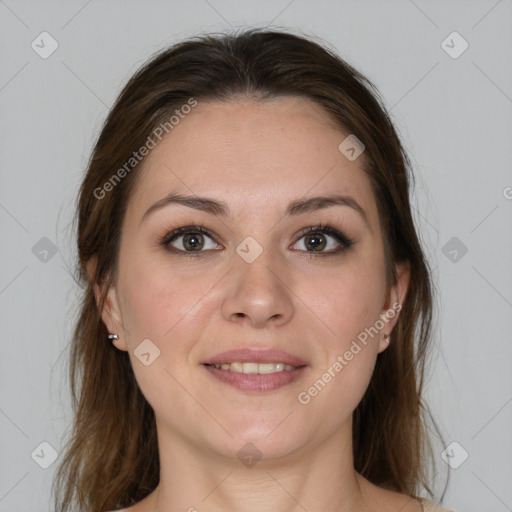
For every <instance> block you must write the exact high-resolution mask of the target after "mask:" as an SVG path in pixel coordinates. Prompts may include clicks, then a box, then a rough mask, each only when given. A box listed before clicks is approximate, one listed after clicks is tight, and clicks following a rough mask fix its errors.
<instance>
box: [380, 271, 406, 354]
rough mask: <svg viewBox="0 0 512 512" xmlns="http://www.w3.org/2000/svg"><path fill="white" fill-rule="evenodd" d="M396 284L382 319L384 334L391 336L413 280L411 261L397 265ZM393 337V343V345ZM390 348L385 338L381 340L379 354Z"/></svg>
mask: <svg viewBox="0 0 512 512" xmlns="http://www.w3.org/2000/svg"><path fill="white" fill-rule="evenodd" d="M395 273H396V283H395V284H394V285H391V286H390V287H389V290H388V293H387V295H386V300H385V302H384V307H383V308H382V311H381V314H380V318H381V319H382V321H383V322H384V327H383V328H382V334H383V335H384V334H391V331H392V330H393V328H394V327H395V324H396V323H397V321H398V316H399V314H400V310H401V309H402V304H403V303H404V300H405V297H406V296H407V290H408V289H409V282H410V278H411V265H410V263H409V261H403V262H400V263H397V264H396V265H395ZM392 342H393V341H392V336H391V343H392ZM388 346H389V343H387V342H386V341H385V340H384V339H383V338H381V341H380V345H379V352H382V351H384V350H385V349H386V348H387V347H388Z"/></svg>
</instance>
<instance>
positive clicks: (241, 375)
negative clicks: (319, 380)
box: [201, 349, 309, 393]
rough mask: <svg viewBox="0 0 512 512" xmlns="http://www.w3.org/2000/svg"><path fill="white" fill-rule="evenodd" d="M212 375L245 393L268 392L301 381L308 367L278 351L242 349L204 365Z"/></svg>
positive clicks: (302, 361) (206, 362) (301, 361)
mask: <svg viewBox="0 0 512 512" xmlns="http://www.w3.org/2000/svg"><path fill="white" fill-rule="evenodd" d="M201 364H202V366H203V367H204V368H205V369H206V370H207V371H208V372H209V374H210V375H212V376H213V377H215V378H216V379H217V380H219V381H221V382H222V383H224V384H228V385H230V386H232V387H235V388H236V389H239V390H241V391H248V392H253V393H265V392H269V391H274V390H276V389H279V388H281V387H283V386H286V385H288V384H291V383H293V382H295V381H297V380H298V379H299V378H301V376H302V375H303V374H304V372H305V371H306V369H307V368H308V366H309V365H308V364H307V363H306V362H305V361H304V360H302V359H301V358H299V357H298V356H295V355H292V354H289V353H287V352H283V351H280V350H275V349H267V350H251V349H239V350H232V351H229V352H224V353H222V354H218V355H216V356H214V357H213V358H211V359H209V360H208V361H205V362H203V363H201Z"/></svg>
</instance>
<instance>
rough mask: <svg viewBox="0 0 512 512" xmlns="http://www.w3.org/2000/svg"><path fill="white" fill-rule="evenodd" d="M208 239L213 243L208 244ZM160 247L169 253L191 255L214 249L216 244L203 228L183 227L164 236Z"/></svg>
mask: <svg viewBox="0 0 512 512" xmlns="http://www.w3.org/2000/svg"><path fill="white" fill-rule="evenodd" d="M208 238H209V239H210V240H211V242H213V243H211V242H210V244H208V243H207V239H208ZM174 244H176V245H174ZM161 245H163V246H164V247H165V248H166V249H167V250H169V251H171V252H181V253H183V252H188V253H193V252H205V250H212V249H215V248H216V246H217V243H216V242H215V240H214V239H213V237H212V235H211V233H210V232H209V231H208V230H207V229H206V228H204V227H203V226H184V227H181V228H178V229H175V230H173V231H171V232H170V233H168V234H167V235H165V237H164V238H163V240H162V241H161ZM208 245H209V246H208Z"/></svg>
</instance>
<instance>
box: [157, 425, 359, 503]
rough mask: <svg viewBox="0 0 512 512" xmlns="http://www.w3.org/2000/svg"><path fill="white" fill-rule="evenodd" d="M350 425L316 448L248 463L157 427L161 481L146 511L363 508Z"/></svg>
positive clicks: (302, 449) (248, 460) (249, 450)
mask: <svg viewBox="0 0 512 512" xmlns="http://www.w3.org/2000/svg"><path fill="white" fill-rule="evenodd" d="M351 427H352V426H351V424H350V423H348V424H347V425H345V426H344V427H342V428H341V429H340V430H338V431H337V432H336V433H335V434H334V435H333V436H331V438H329V439H328V440H327V441H325V442H324V443H323V444H322V445H320V446H318V445H315V446H314V448H311V449H308V448H307V447H303V448H301V449H300V450H297V451H296V452H295V453H294V454H288V455H287V456H282V457H279V458H278V457H274V458H266V457H265V456H264V454H263V456H262V458H261V459H259V460H258V461H257V462H255V463H254V460H252V461H251V460H250V459H247V461H246V464H244V463H243V462H242V461H241V460H240V459H239V458H237V457H236V456H235V457H227V456H224V455H221V454H219V453H215V452H213V451H211V449H209V448H208V447H207V446H201V447H199V446H197V444H196V443H192V442H188V441H187V440H186V439H184V438H183V437H179V438H177V437H176V436H175V435H172V434H171V433H169V432H168V431H165V430H164V429H163V428H159V429H158V432H159V451H160V483H159V485H158V487H157V488H156V489H155V491H154V493H153V494H152V495H151V496H150V497H149V498H150V500H148V501H149V502H151V505H152V506H150V507H148V510H152V511H154V512H170V511H175V510H176V511H178V510H179V511H187V512H201V511H202V510H208V511H211V512H220V511H222V512H226V511H233V512H234V511H238V510H240V509H241V508H243V510H244V512H260V511H261V510H262V509H263V510H279V511H280V512H304V511H305V510H306V511H311V510H322V511H336V512H355V511H358V512H361V511H364V510H367V509H366V508H365V499H364V496H363V491H362V482H363V480H364V479H363V478H362V477H361V476H360V475H358V473H356V471H355V470H354V467H353V456H352V442H351V440H352V433H351ZM230 442H231V443H232V442H233V440H232V439H231V440H230ZM239 444H240V446H243V445H244V443H243V442H240V443H239ZM254 444H257V441H255V442H254ZM247 452H248V453H250V452H251V449H250V448H247Z"/></svg>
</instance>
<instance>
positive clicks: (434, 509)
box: [418, 498, 453, 512]
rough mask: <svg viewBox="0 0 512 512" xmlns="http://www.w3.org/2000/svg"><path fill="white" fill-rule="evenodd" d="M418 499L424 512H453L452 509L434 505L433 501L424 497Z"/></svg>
mask: <svg viewBox="0 0 512 512" xmlns="http://www.w3.org/2000/svg"><path fill="white" fill-rule="evenodd" d="M418 499H419V500H421V502H422V503H423V510H424V512H453V511H452V510H449V509H447V508H443V507H440V506H439V505H436V504H435V503H432V502H431V501H429V500H427V499H425V498H418Z"/></svg>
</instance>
